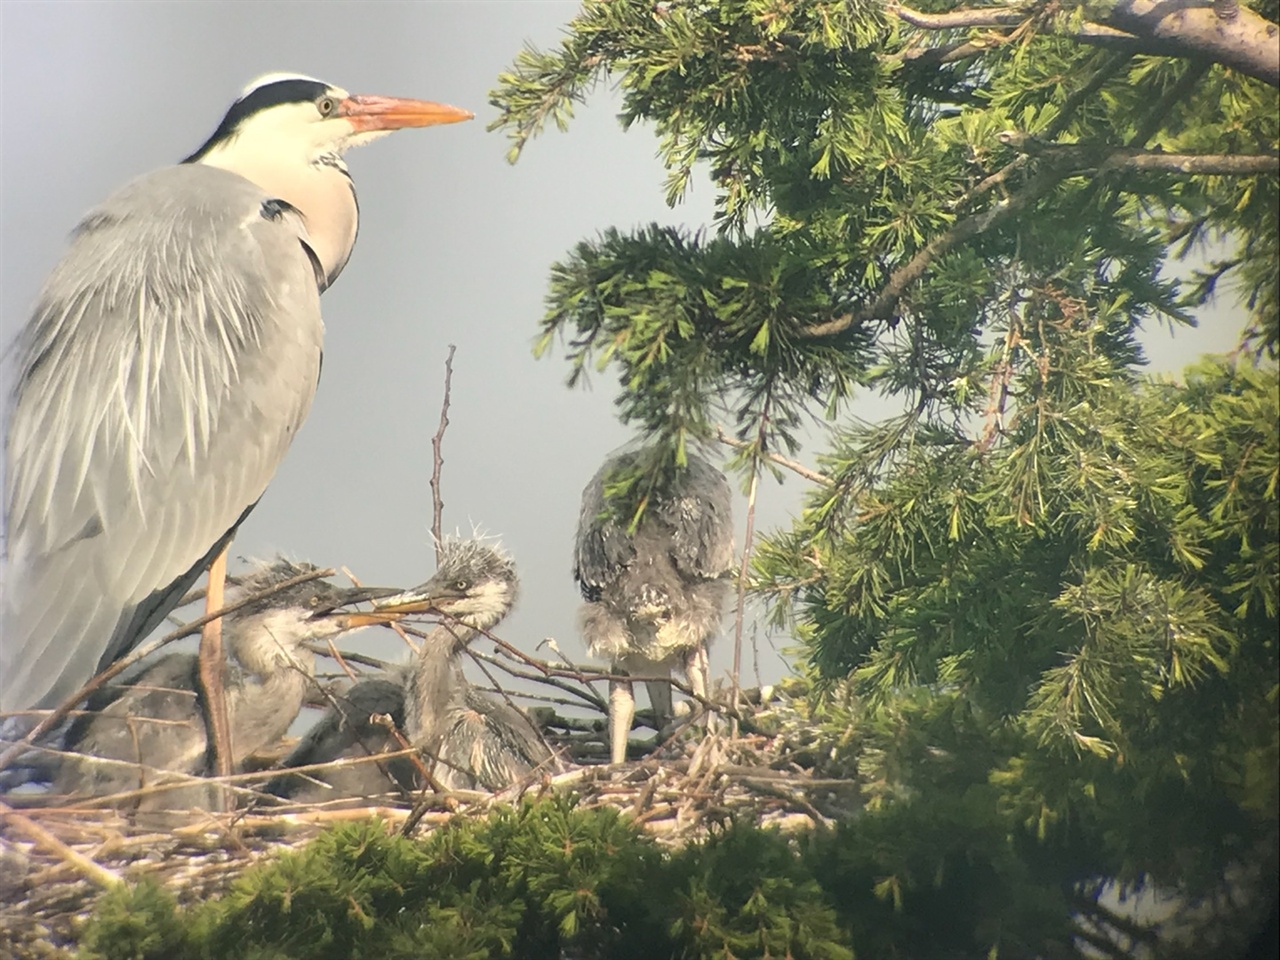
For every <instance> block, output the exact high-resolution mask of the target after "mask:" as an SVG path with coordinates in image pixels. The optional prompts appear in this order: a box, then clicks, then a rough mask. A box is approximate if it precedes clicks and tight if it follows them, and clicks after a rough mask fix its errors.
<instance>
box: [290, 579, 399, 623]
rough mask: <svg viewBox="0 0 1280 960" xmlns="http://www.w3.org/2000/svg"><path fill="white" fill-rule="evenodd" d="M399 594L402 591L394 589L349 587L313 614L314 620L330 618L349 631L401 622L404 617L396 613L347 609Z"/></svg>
mask: <svg viewBox="0 0 1280 960" xmlns="http://www.w3.org/2000/svg"><path fill="white" fill-rule="evenodd" d="M398 593H400V591H399V590H396V589H395V588H392V587H347V588H345V589H343V590H340V591H338V595H337V596H336V597H334V601H333V603H331V604H330V605H328V606H327V607H325V608H324V609H323V610H317V611H316V612H315V613H313V614H312V618H313V619H315V618H319V617H330V618H333V619H335V620H338V621H339V622H340V623H342V624H343V626H344V627H345V628H346V629H348V630H354V629H355V628H356V627H368V626H372V625H373V624H377V623H391V622H392V621H394V620H399V619H400V617H401V616H402V615H401V614H399V613H397V612H394V611H386V612H382V611H378V610H369V611H366V610H349V609H347V608H348V607H353V606H355V605H356V604H358V603H367V602H369V601H374V602H375V603H376V601H377V600H379V599H380V598H382V597H394V596H396V595H397V594H398Z"/></svg>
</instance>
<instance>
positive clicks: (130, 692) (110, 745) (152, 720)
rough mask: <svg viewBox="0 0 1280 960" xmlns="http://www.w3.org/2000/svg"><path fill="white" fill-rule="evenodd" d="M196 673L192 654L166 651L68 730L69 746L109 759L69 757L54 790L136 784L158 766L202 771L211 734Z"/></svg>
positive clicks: (106, 790) (100, 790) (112, 789)
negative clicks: (168, 653) (206, 724)
mask: <svg viewBox="0 0 1280 960" xmlns="http://www.w3.org/2000/svg"><path fill="white" fill-rule="evenodd" d="M195 673H196V657H195V656H194V655H192V654H185V653H175V654H170V655H169V656H166V657H163V658H161V659H160V660H159V661H158V662H157V663H156V664H155V665H154V666H152V667H151V668H150V669H148V670H147V671H146V672H145V673H143V674H142V675H141V676H139V677H138V678H137V679H136V680H135V681H133V683H132V685H131V686H130V687H128V688H127V689H125V690H123V691H121V692H120V695H119V696H118V697H116V699H115V700H113V701H112V702H111V703H110V704H109V705H106V706H104V707H102V709H101V711H100V712H99V713H98V714H97V716H94V717H92V718H91V719H90V720H89V722H88V723H87V724H83V725H81V726H79V727H78V728H77V729H75V730H73V731H72V732H71V733H69V734H68V738H67V740H68V742H67V748H68V749H69V750H74V751H76V752H78V753H83V754H88V755H90V757H91V758H102V759H103V760H105V761H108V762H105V763H102V762H97V761H96V760H94V759H77V758H67V759H66V760H65V761H64V762H63V765H62V768H61V770H60V772H59V774H58V777H57V779H56V780H55V781H54V786H53V789H54V792H55V793H67V794H73V793H80V794H89V795H95V796H99V795H104V794H111V793H119V792H122V791H125V790H130V789H134V788H136V787H138V786H139V784H140V783H141V782H145V781H147V780H150V779H153V778H154V772H153V771H154V770H172V771H177V772H181V773H188V774H198V773H202V772H203V769H204V763H205V750H206V745H207V738H206V734H205V726H204V714H203V712H202V710H201V707H200V703H199V700H198V698H197V694H196V679H195ZM110 761H118V762H116V763H111V762H110ZM138 765H142V767H146V768H151V769H150V771H143V770H142V769H140V768H139V766H138Z"/></svg>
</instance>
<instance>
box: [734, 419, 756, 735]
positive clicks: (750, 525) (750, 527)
mask: <svg viewBox="0 0 1280 960" xmlns="http://www.w3.org/2000/svg"><path fill="white" fill-rule="evenodd" d="M761 429H762V431H763V422H762V425H761ZM759 487H760V464H759V463H758V462H757V463H756V465H755V469H753V470H752V471H751V486H750V488H749V489H748V490H747V531H746V535H745V537H744V538H743V544H742V563H741V564H739V565H738V604H737V607H738V608H737V610H736V611H735V612H734V615H733V681H732V687H731V688H730V692H729V696H730V698H731V699H732V700H733V707H734V709H735V710H737V708H738V691H739V690H740V689H741V687H742V629H743V625H744V623H745V622H746V606H747V571H748V570H749V569H750V567H751V548H752V546H754V543H755V534H756V492H757V491H758V490H759ZM735 732H736V730H735Z"/></svg>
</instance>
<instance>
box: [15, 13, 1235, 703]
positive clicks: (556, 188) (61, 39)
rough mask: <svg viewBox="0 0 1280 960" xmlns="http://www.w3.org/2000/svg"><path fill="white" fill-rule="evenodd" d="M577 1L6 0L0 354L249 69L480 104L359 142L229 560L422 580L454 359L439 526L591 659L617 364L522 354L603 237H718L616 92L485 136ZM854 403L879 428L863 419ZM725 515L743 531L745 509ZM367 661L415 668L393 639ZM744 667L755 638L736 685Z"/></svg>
mask: <svg viewBox="0 0 1280 960" xmlns="http://www.w3.org/2000/svg"><path fill="white" fill-rule="evenodd" d="M576 9H577V4H576V3H566V2H532V0H523V2H477V0H469V2H418V3H389V2H384V3H377V2H371V0H365V2H360V3H339V2H324V3H317V2H276V3H268V2H263V0H258V2H254V3H248V2H241V3H227V2H219V3H206V2H183V3H176V2H170V3H160V2H149V3H139V2H104V0H98V2H73V0H58V2H36V3H32V2H22V0H0V59H2V61H3V67H2V68H0V208H2V211H3V234H2V240H0V243H2V247H0V263H2V265H3V272H2V274H0V279H2V283H0V287H2V289H0V308H2V312H0V345H4V346H7V345H8V343H9V342H10V341H11V340H12V339H13V336H14V335H15V333H16V332H17V330H18V329H19V328H20V326H21V325H22V324H23V323H25V322H26V319H27V316H28V314H29V312H30V308H31V306H32V304H33V303H34V300H35V297H36V295H37V292H38V290H39V287H40V285H41V283H42V282H43V279H44V277H45V275H46V274H47V273H48V271H49V270H50V268H51V267H52V266H53V265H54V263H55V262H56V261H57V259H58V257H59V256H60V255H61V253H62V251H63V249H64V246H65V240H66V237H67V235H68V233H69V232H70V230H71V229H72V227H73V226H74V225H75V224H76V222H77V221H78V220H79V218H80V217H81V216H82V215H83V214H84V213H85V212H86V211H87V210H88V209H89V208H90V207H92V206H93V205H95V204H96V203H98V202H100V201H101V200H103V199H104V198H105V197H106V196H107V195H108V194H109V193H110V192H111V191H113V190H114V189H116V188H117V187H119V186H121V185H123V184H124V183H126V182H127V181H128V180H130V179H132V178H133V177H135V176H137V175H139V174H142V173H144V172H146V171H148V170H150V169H153V168H155V167H158V166H163V165H165V164H168V163H173V162H176V161H177V160H179V159H181V158H182V157H183V156H185V155H187V154H188V153H190V152H191V151H192V150H194V149H195V148H196V147H198V146H199V145H200V144H201V143H202V142H203V141H204V139H205V138H206V137H207V136H208V135H209V133H210V132H211V131H212V130H213V128H214V127H215V126H216V124H217V122H218V121H219V120H220V119H221V117H222V114H223V112H224V111H225V109H226V108H227V106H228V105H229V103H230V102H231V100H232V99H234V97H235V95H236V94H237V93H238V91H239V90H240V89H241V88H242V87H243V86H244V85H245V84H246V83H247V82H248V81H249V80H251V79H252V78H254V77H255V76H257V75H259V74H262V73H266V72H268V71H274V70H291V71H297V72H301V73H306V74H310V75H312V76H316V77H319V78H321V79H323V80H326V81H328V82H330V83H334V84H337V85H339V86H342V87H345V88H346V89H348V90H350V91H351V92H353V93H378V94H388V95H397V96H409V97H418V98H422V99H431V100H440V101H444V102H446V103H452V104H454V105H456V106H460V107H465V108H467V109H470V110H473V111H474V112H475V113H476V116H477V119H476V120H474V121H472V122H470V123H466V124H459V125H454V126H448V127H438V128H432V129H428V130H425V131H424V130H418V131H405V132H402V133H398V134H395V135H393V136H391V137H389V138H386V139H384V140H381V141H379V142H377V143H375V144H372V145H370V146H368V147H364V148H361V149H359V150H356V151H353V152H352V153H350V154H348V157H347V160H348V163H349V165H350V167H351V173H352V177H353V178H354V180H355V183H356V187H357V189H358V192H359V196H360V211H361V223H360V239H359V242H358V244H357V245H356V249H355V253H354V255H353V256H352V258H351V262H350V263H349V264H348V266H347V268H346V271H345V272H344V273H343V275H342V277H341V279H340V280H339V281H338V282H337V284H336V285H335V286H334V287H333V289H331V290H330V291H329V292H327V293H326V294H325V296H324V299H323V307H324V315H325V319H326V324H327V333H326V349H325V363H324V378H323V382H322V383H321V384H320V389H319V393H318V395H317V397H316V401H315V405H314V406H313V408H312V410H311V416H310V419H309V420H308V422H307V424H306V427H305V428H304V429H303V430H302V432H301V434H300V435H299V437H298V439H297V441H296V442H295V443H294V445H293V448H292V449H291V451H290V453H289V456H288V458H287V459H286V461H285V463H284V466H283V467H282V468H281V470H280V472H279V473H278V474H277V476H276V479H275V481H274V482H273V483H272V485H271V487H270V488H269V489H268V491H267V493H266V495H265V496H264V497H263V499H262V501H261V503H260V504H259V505H258V507H257V509H256V510H255V511H254V512H253V514H252V515H251V516H250V517H249V519H248V521H247V522H246V523H245V524H244V526H243V527H242V529H241V532H240V535H239V537H238V538H237V540H236V541H235V543H234V545H233V548H232V557H233V570H234V569H236V566H237V565H236V564H235V562H234V558H236V557H240V556H259V557H261V556H268V555H271V554H273V553H275V552H277V551H284V552H287V553H288V554H290V555H292V556H294V557H297V558H300V559H307V560H311V561H313V562H315V563H318V564H321V565H326V566H342V565H346V566H347V567H349V568H350V569H351V570H352V571H353V572H354V573H356V574H357V575H358V576H359V577H360V578H361V579H362V580H363V581H364V582H365V583H379V584H386V585H393V586H394V585H404V586H408V585H411V584H414V583H417V582H419V581H421V580H423V579H425V578H426V577H427V576H428V575H429V574H430V572H431V570H432V569H433V566H434V553H433V550H432V547H431V544H430V537H429V528H430V522H431V503H430V490H429V487H428V480H429V478H430V475H431V443H430V441H431V437H432V435H433V434H434V432H435V430H436V426H437V421H438V417H439V411H440V399H441V392H442V375H443V365H444V360H445V356H446V352H447V348H448V345H449V344H451V343H452V344H456V345H457V347H458V352H457V356H456V358H455V362H454V379H453V391H452V408H451V411H450V420H451V424H450V427H449V431H448V434H447V436H446V439H445V458H446V463H445V471H444V497H445V527H446V530H451V529H454V528H458V529H461V530H463V531H464V532H466V531H470V530H471V529H472V527H473V526H475V527H478V528H480V529H482V530H483V531H485V532H487V533H490V534H494V535H497V536H500V537H501V539H502V541H503V543H504V544H505V545H506V546H507V548H508V549H510V550H511V551H512V553H513V554H514V556H515V558H516V560H517V562H518V564H519V569H520V573H521V578H522V582H523V595H522V601H521V603H520V606H519V608H518V609H517V611H516V613H515V614H514V615H513V616H512V617H511V618H510V619H509V620H508V621H507V622H506V623H505V624H504V625H502V627H501V628H500V629H499V633H500V634H501V635H502V636H504V637H505V638H506V639H508V640H510V641H511V642H513V643H515V644H516V645H518V646H521V647H523V648H525V649H526V650H532V649H533V647H534V645H535V644H536V643H537V642H538V641H539V640H541V639H542V638H544V637H548V636H553V637H556V638H557V639H558V641H559V642H560V644H561V648H562V649H563V650H564V652H565V653H566V654H568V655H570V656H571V657H574V658H575V659H581V658H584V657H585V654H584V653H583V651H582V647H581V644H580V643H579V642H578V640H577V638H576V631H575V627H574V616H575V611H576V608H577V604H578V595H577V591H576V588H575V587H574V584H573V581H572V577H571V573H570V563H571V542H572V537H573V530H574V524H575V523H576V520H577V514H578V504H579V498H580V495H581V491H582V487H583V486H584V485H585V484H586V482H587V481H588V480H589V479H590V477H591V476H592V474H593V473H594V472H595V470H596V469H597V467H598V466H599V464H600V463H601V462H602V460H603V458H604V457H605V455H606V454H607V453H608V452H609V451H610V450H612V449H613V448H615V447H617V446H618V445H620V444H621V443H623V442H624V441H626V440H627V439H628V437H629V434H628V433H627V432H626V431H625V430H624V428H623V427H621V426H620V425H619V424H618V423H617V422H616V420H615V419H614V417H613V407H612V399H613V379H612V376H611V375H610V374H605V375H604V376H599V377H596V378H595V389H594V390H592V391H582V390H575V391H570V390H568V389H567V388H566V387H564V386H563V378H564V374H565V373H566V372H567V367H566V365H565V364H564V363H563V362H561V361H560V360H559V359H544V360H542V361H535V360H534V359H533V357H532V355H531V352H530V345H531V343H532V339H533V337H534V335H535V333H536V331H537V323H538V320H539V319H540V318H541V316H542V312H543V295H544V292H545V289H546V279H547V274H548V267H549V265H550V264H551V263H552V262H553V261H555V260H557V259H559V258H561V257H563V256H564V254H565V253H566V252H567V251H568V250H569V249H570V248H571V247H572V246H573V245H574V244H575V243H576V242H578V241H579V240H582V239H584V238H588V237H592V236H594V235H595V234H597V233H598V232H599V231H601V230H604V229H605V228H607V227H610V226H616V227H619V228H621V229H628V228H631V227H633V226H636V225H640V224H644V223H647V222H650V221H658V222H661V223H669V224H670V223H674V224H687V225H689V226H691V227H698V226H702V225H705V224H707V223H709V222H710V218H711V201H712V195H713V191H712V189H711V186H710V184H709V183H707V182H706V181H705V180H704V181H702V182H699V183H696V184H695V186H694V190H693V193H692V196H691V197H690V199H689V201H688V202H687V203H685V204H684V205H682V206H681V207H679V208H677V209H675V210H671V209H668V208H667V207H666V206H665V204H664V203H663V200H662V187H661V184H662V177H663V171H662V168H661V166H660V164H659V163H658V161H657V160H656V159H655V156H654V155H655V150H656V142H655V140H654V138H653V136H652V133H651V132H650V131H648V130H646V129H642V128H634V129H633V130H632V131H631V132H630V133H625V134H624V133H623V132H622V130H621V127H620V125H619V124H618V122H617V120H616V114H617V100H616V98H615V97H614V96H613V94H612V93H611V92H610V91H607V90H604V89H601V90H600V91H598V93H597V95H596V96H594V97H593V98H592V99H591V100H590V101H589V102H588V104H587V105H586V106H585V107H582V108H580V109H579V110H578V118H577V119H576V120H575V122H574V123H573V125H572V126H571V128H570V130H569V132H568V133H567V134H559V133H556V132H550V133H548V134H546V135H544V136H543V137H542V138H540V139H538V140H536V141H534V142H533V143H532V144H531V145H530V146H529V147H528V148H527V150H526V152H525V155H524V157H523V158H522V159H521V161H520V162H519V164H517V165H516V166H514V167H512V166H509V165H508V164H507V163H506V162H505V160H504V154H505V152H506V149H507V141H506V139H505V137H504V136H503V135H502V134H501V133H486V132H485V126H486V125H487V124H488V122H489V121H490V120H492V119H493V117H494V115H495V111H494V109H493V108H492V107H490V106H489V105H488V92H489V90H490V89H491V88H492V87H494V86H495V83H496V78H497V75H498V73H499V72H500V71H501V70H503V69H505V68H506V67H507V66H508V65H509V64H510V63H511V61H512V60H513V58H514V57H515V55H516V53H517V51H518V50H519V49H520V48H521V47H522V46H523V45H524V44H525V43H526V42H533V43H535V44H537V45H539V46H542V47H547V46H551V45H553V44H555V43H556V42H557V41H558V38H559V36H560V30H561V28H562V26H563V25H564V24H565V23H567V22H568V20H569V19H570V18H571V17H572V16H573V14H574V13H575V11H576ZM1239 326H1240V323H1239V319H1238V314H1235V315H1232V314H1231V313H1230V312H1228V311H1223V312H1222V313H1220V314H1218V315H1216V316H1213V317H1210V318H1208V320H1207V321H1206V323H1205V324H1204V325H1203V326H1202V327H1201V328H1200V329H1199V330H1195V331H1181V332H1179V333H1178V335H1177V337H1176V338H1174V337H1172V336H1171V335H1170V334H1169V333H1168V331H1166V330H1163V329H1161V330H1157V331H1154V332H1153V333H1152V334H1151V335H1150V336H1149V338H1148V346H1149V350H1150V353H1151V356H1152V359H1153V364H1152V368H1153V369H1157V370H1176V369H1180V368H1181V367H1182V366H1183V365H1184V364H1185V363H1187V362H1189V361H1190V360H1191V359H1193V358H1194V357H1195V356H1196V355H1198V354H1199V353H1201V352H1203V351H1207V350H1222V349H1228V348H1230V346H1232V345H1233V344H1234V342H1235V339H1236V337H1237V335H1238V328H1239ZM5 389H6V391H7V389H8V388H7V386H6V387H5ZM855 412H857V413H859V414H860V415H862V416H864V417H867V416H875V415H876V414H875V412H874V407H873V406H872V405H870V404H863V405H860V406H856V407H855ZM805 459H808V460H811V459H812V451H806V457H805ZM802 492H803V483H802V482H801V481H799V480H798V479H796V478H792V479H790V480H788V481H787V482H786V483H785V484H784V485H783V486H781V487H779V486H778V485H776V484H775V483H773V482H772V481H771V480H769V481H766V482H764V483H763V484H762V486H761V494H760V511H759V518H758V521H757V525H758V527H763V528H764V529H769V528H770V527H773V526H776V525H779V524H782V523H785V522H786V520H787V518H788V516H789V515H790V513H791V512H792V511H793V510H794V509H796V507H797V505H798V503H799V499H800V496H801V494H802ZM737 512H738V517H737V519H738V524H739V529H740V530H741V527H742V522H743V517H744V514H745V504H744V503H743V502H742V501H741V500H740V501H739V503H738V506H737ZM739 542H741V536H740V537H739ZM731 630H732V618H731V615H728V614H727V615H726V618H725V632H724V634H722V636H721V638H720V639H719V641H718V642H717V643H716V645H715V646H714V647H713V650H712V666H713V672H715V673H717V674H723V673H724V672H725V671H726V670H727V668H728V666H729V664H730V663H731V657H732V642H731V640H730V639H729V638H730V636H731ZM364 636H365V637H369V636H370V634H369V633H366V634H364ZM774 642H776V643H777V644H778V645H779V646H783V645H785V644H786V642H787V641H786V639H785V637H784V638H775V640H774ZM347 645H348V646H356V644H355V643H351V642H348V644H347ZM369 652H371V653H373V654H375V655H378V656H384V657H395V658H399V657H401V656H402V654H401V653H400V648H399V642H398V641H395V640H393V639H388V638H387V637H386V636H385V635H379V636H377V638H376V639H375V640H374V641H373V642H372V643H371V644H369ZM761 661H762V666H763V673H764V675H765V679H766V681H767V680H770V679H775V678H776V677H777V676H779V675H780V674H781V672H782V670H783V665H782V663H781V661H779V660H778V659H777V658H776V656H775V655H774V654H773V652H772V650H771V646H770V642H769V640H768V639H767V638H763V636H762V639H761ZM751 662H752V660H751V652H750V647H749V646H748V648H747V651H746V653H745V656H744V665H745V667H746V675H745V676H744V683H746V684H748V685H749V684H751V683H752V682H754V678H753V676H752V670H751Z"/></svg>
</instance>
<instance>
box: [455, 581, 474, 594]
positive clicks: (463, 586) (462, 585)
mask: <svg viewBox="0 0 1280 960" xmlns="http://www.w3.org/2000/svg"><path fill="white" fill-rule="evenodd" d="M453 586H454V589H456V590H457V591H459V592H460V593H465V592H466V590H467V587H468V586H470V584H468V583H467V581H465V580H459V581H458V582H457V583H455V584H454V585H453Z"/></svg>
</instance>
